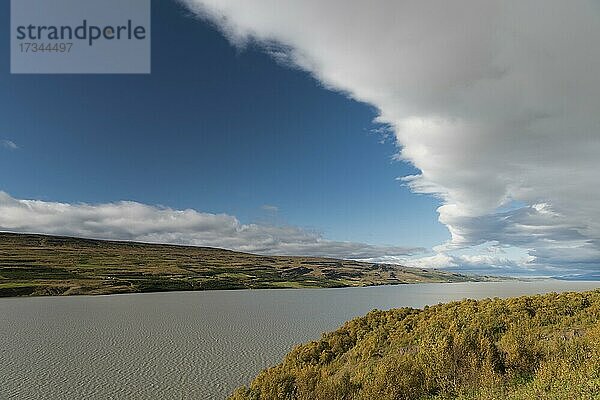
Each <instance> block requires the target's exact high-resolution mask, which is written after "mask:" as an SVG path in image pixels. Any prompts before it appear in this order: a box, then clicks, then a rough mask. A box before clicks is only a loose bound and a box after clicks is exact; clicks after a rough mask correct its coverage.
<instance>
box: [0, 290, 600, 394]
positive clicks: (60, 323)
mask: <svg viewBox="0 0 600 400" xmlns="http://www.w3.org/2000/svg"><path fill="white" fill-rule="evenodd" d="M599 287H600V282H573V281H570V282H567V281H555V280H543V281H531V282H521V281H514V282H512V281H507V282H485V283H475V282H473V283H450V284H414V285H400V286H379V287H369V288H344V289H289V290H287V289H279V290H240V291H206V292H170V293H148V294H130V295H111V296H74V297H37V298H10V299H0V399H12V398H14V399H25V398H34V399H53V400H59V399H83V398H85V399H201V400H210V399H223V398H225V397H226V396H227V395H228V394H229V393H231V392H232V391H233V389H234V388H236V387H237V386H239V385H242V384H244V383H247V382H249V381H250V380H251V379H252V377H254V376H255V375H256V374H257V373H258V372H259V371H260V370H261V369H263V368H265V367H268V366H271V365H274V364H276V363H278V362H279V361H280V360H281V359H282V358H283V356H284V355H285V354H286V353H287V352H288V351H289V350H290V349H291V348H292V346H293V345H295V344H298V343H302V342H306V341H309V340H312V339H317V338H319V337H320V335H321V333H322V332H324V331H330V330H334V329H336V328H337V327H338V326H340V325H341V324H342V323H343V322H344V321H346V320H348V319H351V318H353V317H357V316H361V315H363V314H366V313H367V312H368V311H370V310H372V309H374V308H378V309H389V308H395V307H406V306H410V307H423V306H424V305H426V304H428V305H431V304H437V303H440V302H447V301H451V300H460V299H463V298H484V297H511V296H518V295H524V294H535V293H545V292H551V291H556V292H561V291H570V290H576V291H582V290H589V289H594V288H599Z"/></svg>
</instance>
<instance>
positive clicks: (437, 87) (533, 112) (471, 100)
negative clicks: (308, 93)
mask: <svg viewBox="0 0 600 400" xmlns="http://www.w3.org/2000/svg"><path fill="white" fill-rule="evenodd" d="M181 1H183V3H184V4H185V5H187V7H188V8H189V9H190V10H191V11H192V12H194V13H195V14H196V15H197V16H198V17H200V18H202V19H204V20H208V21H210V22H212V23H213V24H214V25H216V26H217V27H218V28H219V29H220V30H221V31H222V32H223V33H224V34H225V35H226V36H227V37H228V39H229V40H230V41H231V42H232V43H233V44H234V45H235V46H239V47H243V46H245V45H247V44H251V45H258V46H261V47H263V48H264V49H265V51H267V52H270V53H271V54H272V55H273V56H274V57H275V58H276V59H277V60H279V61H280V62H283V63H285V64H287V65H290V66H293V67H297V68H301V69H303V70H306V71H308V72H310V73H311V74H312V75H313V76H314V77H315V78H316V79H317V80H318V81H320V82H321V83H322V84H323V85H324V86H325V87H327V88H329V89H332V90H336V91H340V92H343V93H345V94H346V95H347V96H349V97H351V98H353V99H356V100H359V101H362V102H366V103H369V104H371V105H373V106H375V107H377V109H378V110H379V113H380V116H379V117H378V121H379V122H382V123H386V124H389V125H390V127H391V128H392V129H393V130H394V132H395V135H396V139H397V143H398V146H399V149H400V151H399V157H400V158H401V159H402V160H405V161H406V162H409V163H412V164H413V165H414V166H415V167H416V168H418V169H419V170H420V171H421V173H420V174H418V175H416V176H407V177H403V178H402V180H403V182H404V183H405V184H407V185H409V186H410V187H411V188H412V190H413V191H414V192H417V193H426V194H431V195H435V196H438V197H439V198H440V199H441V200H442V202H443V205H442V206H441V207H440V208H439V209H438V211H439V220H440V222H441V223H443V224H445V225H446V226H447V227H448V229H449V231H450V233H451V240H449V241H448V242H447V243H444V244H442V245H440V246H438V247H436V248H435V250H436V252H437V254H435V255H433V256H431V257H428V258H426V259H422V262H424V263H427V262H429V263H430V264H431V263H433V264H434V266H456V265H458V264H461V265H467V266H468V265H479V266H485V265H488V266H492V267H493V266H494V265H495V264H498V262H500V263H501V264H502V258H500V259H498V258H497V257H496V256H489V255H481V254H480V255H471V256H468V255H464V254H463V255H456V254H457V253H456V252H457V251H458V252H460V251H463V250H465V249H473V248H477V246H487V245H490V246H491V247H496V248H517V249H522V250H523V251H524V252H525V256H526V257H524V258H520V259H514V258H512V259H509V258H506V259H505V261H504V263H503V266H504V267H506V266H508V267H509V268H512V267H514V268H515V269H516V270H518V269H519V268H521V269H523V268H525V269H533V270H535V269H536V268H537V269H543V268H554V269H556V270H563V271H566V270H579V271H588V272H589V271H592V272H593V271H598V269H599V266H600V185H599V184H598V183H599V182H598V181H599V179H598V171H600V113H599V112H598V110H600V79H598V71H600V46H598V38H599V37H600V3H598V2H595V1H584V0H576V1H572V2H563V1H558V0H543V1H542V0H534V1H527V2H520V1H491V2H481V1H477V0H457V1H452V2H448V1H443V0H436V1H417V0H413V1H372V2H366V1H359V0H328V1H317V0H302V1H283V2H282V1H279V0H257V1H251V2H249V1H245V0H181ZM465 257H466V258H465ZM486 257H491V258H489V259H488V258H486ZM494 260H495V261H494ZM492 261H493V262H492ZM469 263H470V264H469ZM494 263H495V264H494ZM511 263H512V264H514V265H511ZM496 266H498V265H496Z"/></svg>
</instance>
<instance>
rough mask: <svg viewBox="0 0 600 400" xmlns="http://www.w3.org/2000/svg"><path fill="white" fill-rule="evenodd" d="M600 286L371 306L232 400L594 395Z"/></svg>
mask: <svg viewBox="0 0 600 400" xmlns="http://www.w3.org/2000/svg"><path fill="white" fill-rule="evenodd" d="M599 318H600V291H594V292H587V293H564V294H555V293H553V294H547V295H542V296H533V297H519V298H512V299H506V300H502V299H488V300H481V301H475V300H463V301H460V302H453V303H449V304H440V305H437V306H433V307H425V309H423V310H416V309H411V308H401V309H396V310H390V311H377V310H375V311H372V312H370V313H369V314H367V315H366V316H365V317H362V318H358V319H355V320H352V321H350V322H347V323H346V324H345V325H344V326H343V327H341V328H340V329H338V330H337V331H335V332H332V333H327V334H325V335H324V336H323V338H322V339H321V340H319V341H315V342H311V343H308V344H305V345H301V346H298V347H296V348H295V349H294V350H293V351H292V352H291V353H289V354H288V355H287V356H286V358H285V360H284V361H283V363H282V364H280V365H278V366H276V367H273V368H270V369H268V370H265V371H263V372H262V373H260V375H259V376H258V377H257V378H256V379H255V380H254V381H253V382H252V383H251V384H250V386H249V387H247V388H240V389H238V390H237V391H236V392H235V393H234V394H233V395H232V396H231V399H232V400H242V399H245V400H248V399H252V400H259V399H261V400H262V399H286V400H294V399H298V400H310V399H327V400H336V399H340V400H341V399H364V400H372V399H380V400H386V399H390V400H391V399H428V400H434V399H593V398H600V324H599Z"/></svg>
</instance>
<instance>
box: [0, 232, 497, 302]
mask: <svg viewBox="0 0 600 400" xmlns="http://www.w3.org/2000/svg"><path fill="white" fill-rule="evenodd" d="M490 279H492V278H486V277H475V276H465V275H459V274H454V273H449V272H443V271H435V270H422V269H414V268H405V267H400V266H396V265H387V264H373V263H363V262H356V261H347V260H335V259H328V258H316V257H280V256H259V255H254V254H246V253H239V252H234V251H229V250H222V249H216V248H206V247H191V246H174V245H160V244H143V243H134V242H113V241H102V240H89V239H77V238H69V237H58V236H45V235H25V234H12V233H0V296H29V295H75V294H110V293H136V292H156V291H170V290H209V289H259V288H312V287H349V286H370V285H389V284H403V283H417V282H464V281H470V280H490Z"/></svg>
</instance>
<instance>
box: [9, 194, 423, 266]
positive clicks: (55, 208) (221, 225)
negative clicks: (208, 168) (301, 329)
mask: <svg viewBox="0 0 600 400" xmlns="http://www.w3.org/2000/svg"><path fill="white" fill-rule="evenodd" d="M0 230H1V231H9V232H28V233H46V234H54V235H67V236H77V237H86V238H96V239H117V240H134V241H141V242H149V243H172V244H185V245H194V246H210V247H220V248H226V249H231V250H238V251H245V252H251V253H259V254H281V255H305V256H325V257H335V258H348V259H363V258H372V257H382V256H400V255H408V254H413V253H416V252H420V251H422V249H416V248H404V247H393V246H387V247H386V246H374V245H369V244H364V243H354V242H339V241H332V240H327V239H324V238H323V237H321V235H319V234H318V233H315V232H309V231H306V230H303V229H300V228H298V227H294V226H269V225H258V224H242V223H241V222H240V221H238V219H237V218H235V217H233V216H231V215H227V214H209V213H202V212H198V211H196V210H190V209H188V210H174V209H171V208H165V207H157V206H151V205H146V204H141V203H137V202H132V201H121V202H116V203H106V204H85V203H77V204H70V203H56V202H46V201H39V200H20V199H15V198H13V197H11V196H10V195H9V194H7V193H5V192H1V191H0Z"/></svg>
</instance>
